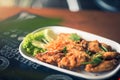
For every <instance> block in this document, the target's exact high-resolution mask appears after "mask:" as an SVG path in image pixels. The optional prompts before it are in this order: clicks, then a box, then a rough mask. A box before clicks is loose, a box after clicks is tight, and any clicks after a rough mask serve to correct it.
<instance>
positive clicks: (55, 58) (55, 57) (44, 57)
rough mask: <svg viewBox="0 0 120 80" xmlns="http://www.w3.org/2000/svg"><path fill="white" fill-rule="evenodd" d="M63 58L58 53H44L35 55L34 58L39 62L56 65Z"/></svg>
mask: <svg viewBox="0 0 120 80" xmlns="http://www.w3.org/2000/svg"><path fill="white" fill-rule="evenodd" d="M63 56H64V54H63V53H59V52H46V53H44V54H41V53H40V54H37V55H36V56H35V57H36V58H37V59H39V60H40V61H43V62H46V63H50V64H53V65H57V63H58V62H59V61H60V60H61V59H62V57H63Z"/></svg>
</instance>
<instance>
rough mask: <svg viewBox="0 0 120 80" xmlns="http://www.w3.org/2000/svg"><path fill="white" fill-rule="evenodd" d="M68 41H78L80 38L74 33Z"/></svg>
mask: <svg viewBox="0 0 120 80" xmlns="http://www.w3.org/2000/svg"><path fill="white" fill-rule="evenodd" d="M70 39H72V40H73V41H80V36H78V35H77V34H76V33H72V34H71V35H70Z"/></svg>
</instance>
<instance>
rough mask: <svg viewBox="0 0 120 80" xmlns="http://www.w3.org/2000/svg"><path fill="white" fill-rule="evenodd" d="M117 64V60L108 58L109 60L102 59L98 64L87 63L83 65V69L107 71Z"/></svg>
mask: <svg viewBox="0 0 120 80" xmlns="http://www.w3.org/2000/svg"><path fill="white" fill-rule="evenodd" d="M116 65H117V60H115V59H113V60H109V61H103V62H102V63H100V64H99V65H93V64H87V65H86V67H85V71H87V72H103V71H109V70H112V69H114V67H115V66H116Z"/></svg>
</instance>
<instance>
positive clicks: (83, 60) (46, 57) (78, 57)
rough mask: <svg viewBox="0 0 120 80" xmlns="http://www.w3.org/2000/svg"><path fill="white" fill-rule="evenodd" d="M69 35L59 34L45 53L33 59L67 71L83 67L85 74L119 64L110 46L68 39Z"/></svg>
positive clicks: (101, 70)
mask: <svg viewBox="0 0 120 80" xmlns="http://www.w3.org/2000/svg"><path fill="white" fill-rule="evenodd" d="M70 36H71V34H66V33H61V34H59V35H58V38H57V39H56V40H54V41H53V42H51V43H49V44H48V45H47V47H46V49H47V51H46V52H44V53H38V54H36V55H35V57H36V58H37V59H38V60H40V61H43V62H46V63H49V64H52V65H55V66H58V67H61V68H65V69H69V70H74V69H79V71H80V69H81V68H80V67H81V66H84V70H85V71H87V72H104V71H109V70H112V69H114V68H115V67H116V65H118V64H119V61H120V54H119V53H118V52H116V51H115V50H113V49H112V48H111V46H109V45H107V44H105V43H100V42H99V41H98V40H94V41H86V40H85V39H80V40H77V41H74V40H72V39H70Z"/></svg>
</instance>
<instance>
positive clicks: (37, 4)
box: [0, 0, 120, 12]
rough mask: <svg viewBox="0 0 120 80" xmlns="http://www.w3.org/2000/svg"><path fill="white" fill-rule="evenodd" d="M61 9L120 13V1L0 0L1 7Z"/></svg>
mask: <svg viewBox="0 0 120 80" xmlns="http://www.w3.org/2000/svg"><path fill="white" fill-rule="evenodd" d="M3 6H4V7H5V6H6V7H31V8H44V7H49V8H61V9H68V10H70V11H73V12H75V11H80V10H100V11H109V12H119V11H120V0H0V7H3Z"/></svg>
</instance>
